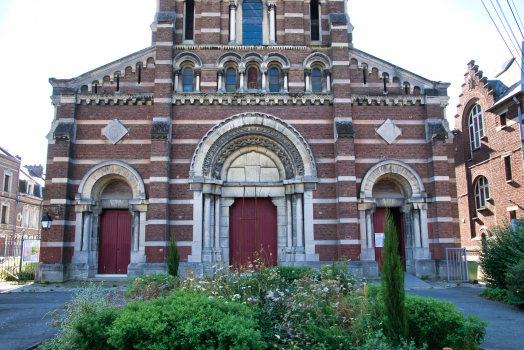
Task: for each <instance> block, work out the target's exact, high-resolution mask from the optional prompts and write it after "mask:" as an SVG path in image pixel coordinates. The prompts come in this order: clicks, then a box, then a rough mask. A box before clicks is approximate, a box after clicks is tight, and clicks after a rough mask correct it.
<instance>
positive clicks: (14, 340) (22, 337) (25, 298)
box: [0, 292, 74, 350]
mask: <svg viewBox="0 0 524 350" xmlns="http://www.w3.org/2000/svg"><path fill="white" fill-rule="evenodd" d="M73 296H74V295H73V293H71V292H65V293H64V292H53V293H11V294H0V350H23V349H26V348H27V347H29V346H31V345H34V344H36V343H40V342H42V341H45V340H47V339H49V337H51V336H53V335H54V334H55V332H56V329H53V328H51V327H48V326H47V325H46V323H47V322H49V321H50V319H45V320H42V317H43V316H44V315H45V314H46V313H47V312H49V311H53V310H55V309H57V308H58V307H60V306H61V305H62V304H63V303H65V302H67V301H70V300H71V299H72V298H73Z"/></svg>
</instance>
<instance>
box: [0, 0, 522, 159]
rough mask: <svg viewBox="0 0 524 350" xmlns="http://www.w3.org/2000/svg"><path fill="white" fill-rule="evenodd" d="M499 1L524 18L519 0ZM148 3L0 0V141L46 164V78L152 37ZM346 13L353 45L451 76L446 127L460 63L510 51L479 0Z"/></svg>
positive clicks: (486, 62) (353, 2)
mask: <svg viewBox="0 0 524 350" xmlns="http://www.w3.org/2000/svg"><path fill="white" fill-rule="evenodd" d="M490 1H493V3H494V4H495V6H497V5H496V4H497V2H496V1H497V0H485V2H486V5H488V6H490V7H488V8H489V9H491V12H492V13H493V15H495V14H494V11H493V7H491V2H490ZM499 1H500V4H501V5H502V6H503V8H505V13H506V15H507V16H509V17H508V20H509V21H510V23H514V20H513V18H512V17H511V13H510V12H509V10H507V3H506V2H504V0H499ZM506 1H509V2H510V3H511V2H512V1H515V5H516V6H517V10H518V12H519V14H520V16H521V18H522V19H524V1H522V0H506ZM155 10H156V0H145V1H144V0H140V1H138V0H89V2H88V3H87V2H84V1H78V0H74V1H71V0H0V50H1V54H0V70H1V74H0V98H1V99H2V100H3V104H2V107H1V108H0V145H2V146H3V147H5V148H7V149H8V150H9V151H10V152H11V153H14V154H16V155H20V156H21V157H22V163H23V164H24V165H28V164H31V165H32V164H42V165H44V166H45V163H46V155H47V140H46V139H45V136H46V135H47V134H48V132H49V130H50V126H51V122H52V119H53V107H52V106H51V100H50V98H49V97H50V95H51V93H52V90H51V86H50V85H49V82H48V79H49V78H50V77H55V78H59V79H68V78H73V77H76V76H79V75H81V74H83V73H85V72H87V71H90V70H92V69H95V68H97V67H100V66H102V65H104V64H106V63H109V62H111V61H114V60H117V59H119V58H121V57H123V56H126V55H129V54H131V53H133V52H136V51H139V50H141V49H143V48H146V47H148V46H150V45H151V30H150V28H149V26H150V24H151V22H152V21H153V17H154V14H155ZM348 13H349V16H350V21H351V23H352V24H353V26H354V27H355V29H354V31H353V43H354V45H355V47H356V48H358V49H360V50H362V51H365V52H368V53H370V54H372V55H374V56H377V57H380V58H382V59H384V60H386V61H388V62H390V63H392V64H395V65H397V66H400V67H402V68H405V69H407V70H409V71H411V72H413V73H416V74H419V75H421V76H423V77H425V78H428V79H431V80H435V81H443V82H449V83H451V84H452V85H451V87H450V88H449V89H448V95H449V96H450V98H451V99H450V103H449V106H448V108H447V111H446V112H447V116H448V120H449V121H450V126H451V127H452V128H453V125H454V124H453V119H454V118H453V116H454V115H455V114H456V112H457V108H456V105H457V104H458V96H459V94H460V93H461V85H462V84H463V82H464V73H465V72H466V65H467V63H468V62H469V61H470V60H471V59H474V60H475V61H476V63H477V64H478V65H479V67H480V69H481V70H482V71H484V75H485V76H487V77H488V78H490V77H492V76H493V74H494V72H495V71H497V70H498V69H499V68H500V67H501V65H502V63H503V61H504V60H505V59H506V57H507V56H508V55H509V51H508V49H507V48H506V46H505V45H504V42H503V41H502V39H501V38H500V36H499V34H498V32H497V31H496V29H495V27H494V25H493V23H492V22H491V19H490V18H489V16H488V14H487V13H486V10H485V9H484V7H483V5H482V2H481V0H438V1H434V0H431V1H430V0H397V1H391V0H367V1H365V2H362V1H357V0H349V2H348ZM497 21H498V20H497ZM522 29H523V30H524V28H522ZM514 31H515V34H516V35H518V34H517V33H518V30H517V29H516V26H514Z"/></svg>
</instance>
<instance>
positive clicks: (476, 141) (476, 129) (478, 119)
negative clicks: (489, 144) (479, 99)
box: [469, 105, 484, 150]
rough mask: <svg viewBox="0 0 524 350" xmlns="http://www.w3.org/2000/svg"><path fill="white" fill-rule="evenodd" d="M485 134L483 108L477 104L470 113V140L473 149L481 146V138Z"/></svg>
mask: <svg viewBox="0 0 524 350" xmlns="http://www.w3.org/2000/svg"><path fill="white" fill-rule="evenodd" d="M483 136H484V121H483V118H482V108H480V106H479V105H475V106H474V107H473V109H472V110H471V112H470V113H469V140H470V142H471V149H472V150H474V149H477V148H480V138H481V137H483Z"/></svg>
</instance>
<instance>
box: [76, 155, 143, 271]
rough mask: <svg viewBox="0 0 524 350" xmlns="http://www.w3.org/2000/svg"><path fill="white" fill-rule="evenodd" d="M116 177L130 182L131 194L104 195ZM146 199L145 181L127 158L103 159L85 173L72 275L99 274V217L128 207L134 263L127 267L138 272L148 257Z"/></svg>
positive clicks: (78, 204) (80, 190) (78, 202)
mask: <svg viewBox="0 0 524 350" xmlns="http://www.w3.org/2000/svg"><path fill="white" fill-rule="evenodd" d="M115 181H123V182H125V183H126V184H127V185H129V188H130V190H131V193H132V195H131V196H132V198H130V199H129V197H127V199H111V198H103V197H102V198H101V194H102V193H103V191H104V189H105V188H106V186H107V185H108V184H110V183H112V182H115ZM145 199H146V195H145V186H144V181H143V180H142V178H141V176H140V175H139V174H138V172H137V171H136V170H135V169H133V168H132V167H131V166H130V165H128V164H126V163H124V162H121V161H116V160H114V161H107V162H103V163H100V164H98V165H96V166H94V167H93V168H92V169H90V170H89V171H88V172H87V173H86V174H85V175H84V177H83V178H82V181H81V182H80V186H79V187H78V192H77V194H76V195H75V211H76V227H75V249H74V255H73V267H72V270H71V271H70V274H71V275H72V276H71V277H74V278H77V279H86V278H92V277H95V275H96V271H97V269H98V250H99V249H98V237H99V232H98V229H99V220H100V215H101V214H102V211H103V210H104V209H125V210H128V211H129V212H130V214H131V215H132V232H131V237H132V238H131V264H130V265H129V267H128V276H133V275H134V274H138V273H139V271H140V270H142V268H141V266H142V265H143V264H144V263H145V261H146V256H145V222H146V212H147V204H146V200H145ZM135 272H136V273H135Z"/></svg>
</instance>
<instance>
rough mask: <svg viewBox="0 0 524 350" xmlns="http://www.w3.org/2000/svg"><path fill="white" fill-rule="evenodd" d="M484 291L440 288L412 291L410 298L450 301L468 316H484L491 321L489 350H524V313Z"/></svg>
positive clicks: (409, 292) (488, 337) (483, 345)
mask: <svg viewBox="0 0 524 350" xmlns="http://www.w3.org/2000/svg"><path fill="white" fill-rule="evenodd" d="M481 291H482V288H470V287H469V286H465V287H455V288H440V289H418V290H408V291H407V292H406V293H407V294H410V295H420V296H423V297H431V298H435V299H439V300H445V301H450V302H452V303H454V304H456V305H457V310H459V311H464V313H465V314H468V315H473V316H480V318H481V319H482V320H483V321H489V326H488V328H487V331H488V332H487V335H486V339H485V341H484V344H482V345H481V347H482V349H485V350H499V349H500V350H522V349H524V327H523V325H524V311H521V310H519V309H517V308H514V307H511V306H508V305H505V304H502V303H499V302H496V301H490V300H486V299H482V298H480V297H479V294H480V292H481Z"/></svg>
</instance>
